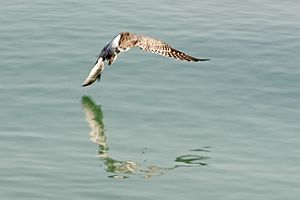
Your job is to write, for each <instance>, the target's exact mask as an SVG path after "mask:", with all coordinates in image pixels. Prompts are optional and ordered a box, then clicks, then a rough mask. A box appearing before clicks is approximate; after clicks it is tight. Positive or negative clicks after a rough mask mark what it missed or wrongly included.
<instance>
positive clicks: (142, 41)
mask: <svg viewBox="0 0 300 200" xmlns="http://www.w3.org/2000/svg"><path fill="white" fill-rule="evenodd" d="M137 38H138V39H137V42H136V43H135V46H137V47H140V49H141V50H144V51H147V52H151V53H156V54H159V55H162V56H166V57H170V58H175V59H180V60H185V61H195V62H198V61H207V60H209V59H201V58H195V57H193V56H190V55H188V54H186V53H184V52H181V51H179V50H177V49H175V48H173V47H171V46H170V45H169V44H167V43H165V42H163V41H161V40H157V39H154V38H151V37H148V36H142V35H139V36H138V37H137Z"/></svg>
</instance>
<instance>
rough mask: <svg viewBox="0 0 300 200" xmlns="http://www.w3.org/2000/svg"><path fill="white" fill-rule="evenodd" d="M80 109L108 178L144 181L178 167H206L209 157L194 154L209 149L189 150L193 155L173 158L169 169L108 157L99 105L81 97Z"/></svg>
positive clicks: (87, 97)
mask: <svg viewBox="0 0 300 200" xmlns="http://www.w3.org/2000/svg"><path fill="white" fill-rule="evenodd" d="M82 107H83V110H84V112H85V115H86V120H87V122H88V124H89V126H90V127H91V132H90V139H91V140H92V141H93V142H94V143H96V144H98V145H99V150H98V155H99V157H100V159H101V160H102V164H101V165H102V166H105V168H106V171H107V172H108V173H109V174H110V175H109V176H108V177H109V178H117V179H124V178H129V177H130V175H139V176H142V177H143V178H145V179H149V178H151V177H153V176H160V175H163V174H164V173H165V172H166V171H169V170H172V169H175V168H178V167H195V166H202V165H207V163H206V162H205V161H206V160H207V159H209V157H207V156H200V155H197V154H194V153H195V152H202V153H205V152H209V147H203V148H202V149H193V150H190V151H191V152H194V153H193V154H186V155H181V156H178V157H176V158H175V162H176V165H174V166H171V167H158V166H142V165H140V164H137V163H136V162H135V161H132V160H124V161H123V160H117V159H114V158H111V157H109V154H108V152H109V147H108V144H107V141H106V136H105V129H104V123H103V112H102V109H101V106H100V105H97V104H96V103H95V102H94V101H93V100H92V99H91V98H90V97H89V96H83V97H82Z"/></svg>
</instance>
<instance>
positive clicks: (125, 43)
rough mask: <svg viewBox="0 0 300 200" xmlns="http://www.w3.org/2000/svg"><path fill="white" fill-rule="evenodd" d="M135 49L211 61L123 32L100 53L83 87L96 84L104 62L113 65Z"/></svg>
mask: <svg viewBox="0 0 300 200" xmlns="http://www.w3.org/2000/svg"><path fill="white" fill-rule="evenodd" d="M133 47H139V48H140V49H141V50H144V51H147V52H151V53H156V54H159V55H162V56H166V57H170V58H175V59H180V60H185V61H189V62H190V61H194V62H198V61H207V60H209V59H200V58H195V57H192V56H190V55H188V54H186V53H184V52H181V51H179V50H177V49H174V48H173V47H171V46H170V45H169V44H167V43H165V42H163V41H160V40H157V39H154V38H151V37H148V36H142V35H137V34H134V33H129V32H122V33H120V34H118V35H117V36H116V37H115V38H114V39H113V40H112V41H111V42H110V43H108V44H107V45H106V46H105V47H104V48H103V49H102V51H101V52H100V54H99V56H98V59H97V61H96V63H95V65H94V67H93V68H92V70H91V72H90V74H89V75H88V77H87V78H86V79H85V81H84V82H83V85H82V86H83V87H85V86H88V85H90V84H92V83H94V82H95V81H96V80H97V79H98V80H99V79H100V76H101V74H102V72H103V70H104V61H105V60H108V64H109V65H111V64H113V63H114V62H115V60H116V59H117V55H118V54H119V53H121V52H124V51H127V50H129V49H131V48H133Z"/></svg>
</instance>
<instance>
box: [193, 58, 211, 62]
mask: <svg viewBox="0 0 300 200" xmlns="http://www.w3.org/2000/svg"><path fill="white" fill-rule="evenodd" d="M209 60H210V59H209V58H197V59H195V61H196V62H198V61H209Z"/></svg>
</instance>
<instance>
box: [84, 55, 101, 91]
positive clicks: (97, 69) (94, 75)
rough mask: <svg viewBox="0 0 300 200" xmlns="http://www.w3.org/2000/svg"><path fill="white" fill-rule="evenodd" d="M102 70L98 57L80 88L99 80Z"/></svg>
mask: <svg viewBox="0 0 300 200" xmlns="http://www.w3.org/2000/svg"><path fill="white" fill-rule="evenodd" d="M103 70H104V62H103V59H102V57H100V58H99V59H98V60H97V61H96V63H95V65H94V67H93V68H92V69H91V72H90V73H89V75H88V77H87V78H86V79H85V80H84V82H83V84H82V86H83V87H85V86H88V85H91V84H92V83H94V82H95V81H96V80H99V79H100V77H101V74H102V72H103Z"/></svg>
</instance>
